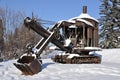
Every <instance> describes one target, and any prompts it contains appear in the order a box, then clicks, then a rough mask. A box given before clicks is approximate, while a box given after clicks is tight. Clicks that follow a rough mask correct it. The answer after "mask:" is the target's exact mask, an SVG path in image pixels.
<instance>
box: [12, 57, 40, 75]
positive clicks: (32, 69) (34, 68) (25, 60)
mask: <svg viewBox="0 0 120 80" xmlns="http://www.w3.org/2000/svg"><path fill="white" fill-rule="evenodd" d="M13 64H14V65H15V67H16V68H18V69H19V70H20V71H21V72H22V74H23V75H34V74H37V73H38V72H40V71H41V70H42V67H41V64H42V63H41V60H39V59H36V57H35V56H34V55H23V56H21V57H20V58H19V59H18V60H17V63H13Z"/></svg>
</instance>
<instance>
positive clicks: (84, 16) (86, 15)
mask: <svg viewBox="0 0 120 80" xmlns="http://www.w3.org/2000/svg"><path fill="white" fill-rule="evenodd" d="M76 18H88V19H92V20H94V21H96V22H99V21H98V20H97V19H95V18H93V17H91V16H90V15H89V14H87V13H86V14H85V13H81V14H80V15H79V16H78V17H76Z"/></svg>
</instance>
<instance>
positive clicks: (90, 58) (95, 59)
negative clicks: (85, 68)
mask: <svg viewBox="0 0 120 80" xmlns="http://www.w3.org/2000/svg"><path fill="white" fill-rule="evenodd" d="M68 56H69V55H56V56H55V57H54V58H52V60H53V61H54V62H58V63H65V64H100V63H101V58H100V57H99V56H95V55H80V56H74V57H72V58H68Z"/></svg>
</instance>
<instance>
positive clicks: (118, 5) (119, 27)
mask: <svg viewBox="0 0 120 80" xmlns="http://www.w3.org/2000/svg"><path fill="white" fill-rule="evenodd" d="M100 1H101V3H102V4H101V6H100V15H101V18H100V19H99V21H100V34H99V36H100V45H101V44H102V45H103V46H104V47H105V48H116V47H120V41H119V40H118V37H119V36H120V1H119V0H100Z"/></svg>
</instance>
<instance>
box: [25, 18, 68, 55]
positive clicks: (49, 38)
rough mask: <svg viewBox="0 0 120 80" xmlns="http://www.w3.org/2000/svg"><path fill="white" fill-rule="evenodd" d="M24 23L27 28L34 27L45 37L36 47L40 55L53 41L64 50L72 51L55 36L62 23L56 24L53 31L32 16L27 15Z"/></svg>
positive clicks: (33, 28) (34, 29)
mask: <svg viewBox="0 0 120 80" xmlns="http://www.w3.org/2000/svg"><path fill="white" fill-rule="evenodd" d="M24 25H25V26H26V27H27V28H30V29H32V30H33V31H35V32H36V33H38V34H39V35H41V36H42V37H43V38H42V39H41V40H40V41H39V42H38V44H37V45H36V46H35V47H34V48H35V49H36V51H35V52H34V53H36V54H39V55H40V54H41V53H42V51H43V50H44V49H45V47H46V46H47V45H48V43H49V42H52V43H53V44H54V45H56V46H57V47H59V48H60V49H61V50H63V51H67V52H70V50H68V49H67V48H65V47H64V46H63V44H62V43H61V41H59V40H58V39H57V38H56V37H55V32H56V31H57V30H58V29H57V28H59V27H60V25H61V23H60V24H56V25H55V26H54V28H53V29H52V31H49V30H46V29H44V28H43V27H42V26H41V25H40V24H39V23H38V22H37V21H36V20H35V19H31V18H29V17H27V18H25V20H24Z"/></svg>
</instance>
